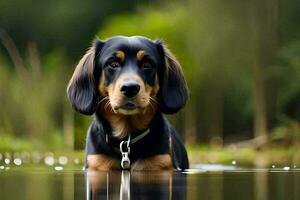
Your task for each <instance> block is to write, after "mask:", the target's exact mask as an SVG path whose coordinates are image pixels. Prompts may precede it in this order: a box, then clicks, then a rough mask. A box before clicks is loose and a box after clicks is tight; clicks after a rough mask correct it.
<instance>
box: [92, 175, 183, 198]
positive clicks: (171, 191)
mask: <svg viewBox="0 0 300 200" xmlns="http://www.w3.org/2000/svg"><path fill="white" fill-rule="evenodd" d="M86 177H87V179H86V180H87V199H93V200H94V199H122V200H128V199H186V175H185V174H181V173H177V172H171V171H157V172H130V171H110V172H99V171H88V172H87V176H86Z"/></svg>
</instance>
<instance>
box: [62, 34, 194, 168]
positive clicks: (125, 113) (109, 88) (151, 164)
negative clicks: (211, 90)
mask: <svg viewBox="0 0 300 200" xmlns="http://www.w3.org/2000/svg"><path fill="white" fill-rule="evenodd" d="M67 93H68V97H69V99H70V101H71V103H72V105H73V108H74V109H75V110H76V111H78V112H80V113H82V114H85V115H92V114H94V113H95V116H96V117H95V119H94V121H93V122H92V124H91V125H90V127H89V130H88V133H87V140H86V161H87V165H86V166H87V167H89V168H90V169H98V170H109V169H120V168H123V169H124V168H126V169H129V168H131V169H133V170H162V169H173V168H175V169H181V170H184V169H187V168H188V166H189V164H188V157H187V153H186V150H185V148H184V146H183V144H182V142H181V141H180V139H179V137H178V135H177V134H176V132H175V130H174V129H173V128H172V126H171V125H170V124H169V122H168V121H167V119H166V118H164V117H163V113H164V114H173V113H176V112H177V111H179V110H180V109H181V108H182V107H183V106H184V105H185V103H186V101H187V99H188V88H187V85H186V81H185V79H184V77H183V73H182V70H181V67H180V64H179V63H178V61H177V60H176V59H175V57H174V56H173V55H172V54H171V52H170V51H169V50H168V49H166V47H165V46H164V45H163V44H162V42H161V41H158V40H157V41H152V40H150V39H147V38H145V37H141V36H132V37H124V36H117V37H112V38H110V39H108V40H106V41H99V40H96V41H95V42H94V44H93V46H92V47H91V48H90V49H89V50H88V51H87V52H86V54H85V55H84V56H83V58H82V59H81V60H80V62H79V64H78V65H77V67H76V69H75V71H74V74H73V76H72V78H71V80H70V82H69V85H68V90H67ZM120 143H121V144H120Z"/></svg>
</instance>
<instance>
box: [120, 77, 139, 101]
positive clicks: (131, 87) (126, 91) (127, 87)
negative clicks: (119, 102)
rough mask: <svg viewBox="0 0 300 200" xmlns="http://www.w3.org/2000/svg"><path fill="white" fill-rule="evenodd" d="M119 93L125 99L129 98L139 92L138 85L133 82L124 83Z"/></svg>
mask: <svg viewBox="0 0 300 200" xmlns="http://www.w3.org/2000/svg"><path fill="white" fill-rule="evenodd" d="M120 91H121V93H122V94H123V95H125V96H126V97H128V98H131V97H134V96H135V95H136V94H137V93H138V92H139V91H140V85H139V84H138V83H137V82H135V81H126V82H125V83H123V84H122V85H121V87H120Z"/></svg>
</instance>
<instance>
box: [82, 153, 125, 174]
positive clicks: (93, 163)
mask: <svg viewBox="0 0 300 200" xmlns="http://www.w3.org/2000/svg"><path fill="white" fill-rule="evenodd" d="M87 162H88V166H89V169H92V170H101V171H107V170H111V169H119V168H120V167H119V166H120V165H119V162H118V161H117V160H115V159H113V158H110V157H108V156H106V155H102V154H97V155H88V156H87Z"/></svg>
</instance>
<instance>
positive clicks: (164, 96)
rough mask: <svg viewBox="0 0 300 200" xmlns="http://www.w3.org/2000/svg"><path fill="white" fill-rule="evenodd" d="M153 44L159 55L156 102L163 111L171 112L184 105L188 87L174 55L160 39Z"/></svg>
mask: <svg viewBox="0 0 300 200" xmlns="http://www.w3.org/2000/svg"><path fill="white" fill-rule="evenodd" d="M155 44H156V45H157V49H158V52H159V55H160V57H161V62H160V66H159V69H158V77H159V85H160V90H159V91H158V98H157V100H158V104H159V107H160V110H161V111H162V112H163V113H165V114H173V113H176V112H178V111H179V110H180V109H181V108H182V107H183V106H184V105H185V103H186V101H187V99H188V96H189V91H188V87H187V84H186V81H185V79H184V76H183V72H182V69H181V66H180V64H179V62H178V61H177V59H176V58H175V56H174V55H173V54H172V53H171V52H170V51H169V50H168V49H167V48H166V47H165V46H164V45H163V43H162V42H161V41H160V40H157V41H155Z"/></svg>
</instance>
